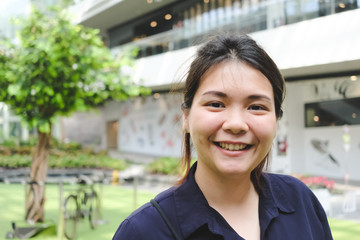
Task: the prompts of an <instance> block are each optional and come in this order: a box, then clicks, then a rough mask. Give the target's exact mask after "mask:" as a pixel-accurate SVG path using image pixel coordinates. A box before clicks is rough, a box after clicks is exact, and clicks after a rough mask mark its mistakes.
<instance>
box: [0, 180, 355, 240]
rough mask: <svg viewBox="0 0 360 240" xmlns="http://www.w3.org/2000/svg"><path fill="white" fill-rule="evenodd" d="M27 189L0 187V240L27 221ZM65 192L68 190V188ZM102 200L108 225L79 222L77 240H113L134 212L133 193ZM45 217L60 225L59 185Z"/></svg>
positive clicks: (345, 226)
mask: <svg viewBox="0 0 360 240" xmlns="http://www.w3.org/2000/svg"><path fill="white" fill-rule="evenodd" d="M24 189H25V187H24V186H23V185H21V184H10V185H5V184H2V183H1V184H0V208H1V214H0V226H1V227H0V239H5V234H6V232H8V231H10V230H11V224H10V222H11V221H17V222H19V221H22V220H23V218H24V212H25V210H24V208H25V207H24V197H25V193H24V191H25V190H24ZM66 189H67V187H65V190H66ZM65 194H66V193H65ZM103 196H104V198H103V219H104V220H105V221H106V223H105V224H102V225H99V226H98V227H97V228H96V229H95V230H91V229H90V226H89V222H88V221H86V220H82V221H80V223H79V225H78V231H77V238H76V239H77V240H85V239H86V240H98V239H111V238H112V236H113V234H114V232H115V230H116V229H117V227H118V226H119V224H120V222H121V221H122V220H123V219H124V218H125V217H126V216H128V215H129V214H130V213H131V212H132V211H133V210H134V207H135V206H134V201H133V200H134V193H133V191H132V189H128V188H122V187H120V186H110V185H107V186H104V187H103ZM154 196H155V193H150V192H144V191H139V192H138V198H137V206H140V205H142V204H143V203H145V202H148V201H149V200H150V199H151V198H153V197H154ZM45 213H46V219H47V221H53V222H55V223H56V224H57V223H58V222H59V188H58V186H57V185H47V188H46V210H45ZM329 222H330V226H331V229H332V233H333V236H334V239H335V240H343V239H346V240H356V239H359V236H360V223H359V222H352V221H344V220H337V219H329ZM36 239H39V240H40V239H41V240H42V239H46V240H56V239H57V236H56V235H54V236H46V237H37V238H36ZM63 239H65V237H64V238H63Z"/></svg>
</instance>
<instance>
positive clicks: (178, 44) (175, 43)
mask: <svg viewBox="0 0 360 240" xmlns="http://www.w3.org/2000/svg"><path fill="white" fill-rule="evenodd" d="M234 2H235V1H234ZM359 6H360V0H272V1H264V2H261V3H258V4H256V5H253V6H246V5H244V4H243V5H242V6H240V5H238V6H237V5H234V4H233V5H231V6H230V7H229V6H228V7H224V8H217V9H215V10H211V11H207V12H203V13H202V14H200V15H199V14H197V15H196V16H194V17H193V18H188V19H184V20H182V21H181V22H180V23H179V22H178V23H177V24H176V26H174V28H173V29H172V30H170V31H167V32H163V33H160V34H156V35H153V36H149V37H146V38H142V39H139V40H135V41H133V42H130V43H128V44H124V45H121V46H119V47H115V48H113V49H112V51H114V52H118V51H121V49H123V48H127V47H138V48H139V49H140V51H139V55H138V58H141V57H147V56H151V55H156V54H160V53H163V52H167V51H174V50H177V49H181V48H186V47H189V46H193V45H196V44H198V43H199V42H200V40H201V39H202V38H203V37H204V36H206V35H210V34H213V33H214V32H217V31H229V32H245V33H251V32H256V31H261V30H266V29H272V28H276V27H280V26H283V25H288V24H292V23H296V22H300V21H305V20H309V19H314V18H318V17H322V16H327V15H331V14H335V13H340V12H344V11H349V10H353V9H357V8H359Z"/></svg>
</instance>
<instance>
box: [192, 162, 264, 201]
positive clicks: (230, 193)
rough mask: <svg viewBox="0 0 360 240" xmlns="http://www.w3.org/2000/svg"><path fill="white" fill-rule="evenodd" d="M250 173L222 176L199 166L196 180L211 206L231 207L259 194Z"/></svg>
mask: <svg viewBox="0 0 360 240" xmlns="http://www.w3.org/2000/svg"><path fill="white" fill-rule="evenodd" d="M250 175H251V173H249V174H245V175H243V176H238V177H236V178H231V177H229V178H222V177H218V176H216V174H211V173H209V172H207V171H206V170H205V169H203V168H201V167H200V168H199V166H198V168H197V169H196V172H195V180H196V183H197V184H198V186H199V188H200V190H201V191H202V193H203V194H204V196H205V198H206V200H207V201H208V203H209V205H210V206H212V207H214V208H216V207H215V206H229V207H230V206H236V205H238V206H239V205H242V204H245V203H246V202H248V201H249V200H251V199H254V198H256V197H257V196H258V195H257V192H256V190H255V188H254V185H253V183H252V181H251V178H250ZM224 196H226V197H224Z"/></svg>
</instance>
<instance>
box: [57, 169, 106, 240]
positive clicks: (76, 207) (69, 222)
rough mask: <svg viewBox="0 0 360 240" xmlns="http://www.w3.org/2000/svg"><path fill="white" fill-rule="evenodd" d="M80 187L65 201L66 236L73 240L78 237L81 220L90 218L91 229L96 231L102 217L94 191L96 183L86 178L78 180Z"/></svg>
mask: <svg viewBox="0 0 360 240" xmlns="http://www.w3.org/2000/svg"><path fill="white" fill-rule="evenodd" d="M77 183H78V184H79V187H78V188H77V189H76V192H75V193H72V194H70V195H69V196H68V197H66V199H65V201H64V235H65V237H66V238H67V239H69V240H71V239H73V238H74V237H75V236H76V226H77V223H78V221H79V220H80V219H84V218H85V217H88V219H89V222H90V228H91V229H94V228H95V227H96V225H97V223H98V221H99V217H100V199H99V196H98V194H97V192H96V191H95V189H94V182H93V181H92V180H91V179H90V178H89V177H86V176H80V177H79V178H78V180H77Z"/></svg>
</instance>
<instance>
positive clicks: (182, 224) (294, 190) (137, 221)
mask: <svg viewBox="0 0 360 240" xmlns="http://www.w3.org/2000/svg"><path fill="white" fill-rule="evenodd" d="M195 171H196V164H194V166H193V167H192V168H191V170H190V173H189V176H188V177H187V179H186V180H185V182H184V183H183V184H181V185H179V186H175V187H172V188H170V189H168V190H166V191H164V192H162V193H160V194H159V195H157V196H156V197H155V200H156V201H157V202H158V203H159V205H160V206H161V208H162V209H163V211H164V212H165V213H166V215H167V217H168V219H169V220H170V222H171V224H172V225H173V227H174V228H175V230H176V231H177V232H178V234H179V235H180V236H182V238H183V239H186V240H201V239H202V240H218V239H219V240H220V239H231V240H236V239H239V240H240V239H243V238H242V237H241V236H239V235H238V234H237V233H236V232H235V231H234V229H233V228H232V227H231V226H230V225H229V224H228V223H227V222H226V220H225V219H224V218H223V217H222V216H221V215H220V214H219V213H218V212H217V211H216V210H215V209H213V208H212V207H210V206H209V204H208V202H207V200H206V199H205V197H204V195H203V194H202V192H201V190H200V188H199V187H198V185H197V183H196V182H195V178H194V173H195ZM262 181H263V182H262V184H263V189H262V190H261V191H260V194H259V220H260V230H261V239H269V240H281V239H284V240H285V239H286V240H297V239H299V240H300V239H301V240H312V239H313V240H329V239H332V236H331V231H330V227H329V224H328V221H327V217H326V214H325V212H324V210H323V208H322V207H321V205H320V203H319V201H318V200H317V199H316V197H315V195H314V194H313V193H312V192H311V190H310V189H309V188H308V187H307V186H305V185H304V184H303V183H302V182H301V181H299V180H298V179H296V178H294V177H291V176H287V175H278V174H270V173H264V174H263V180H262ZM135 239H136V240H165V239H174V237H173V236H172V234H171V232H170V230H169V228H168V227H167V225H166V223H165V222H164V220H163V219H162V218H161V216H160V215H159V213H158V212H157V210H156V209H155V208H154V207H153V206H152V205H151V204H150V203H146V204H145V205H143V206H142V207H140V208H139V209H137V210H135V211H134V212H133V213H132V214H131V215H130V216H129V217H127V218H126V219H125V220H124V221H123V222H122V223H121V225H120V226H119V228H118V230H117V231H116V233H115V235H114V237H113V240H135Z"/></svg>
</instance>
